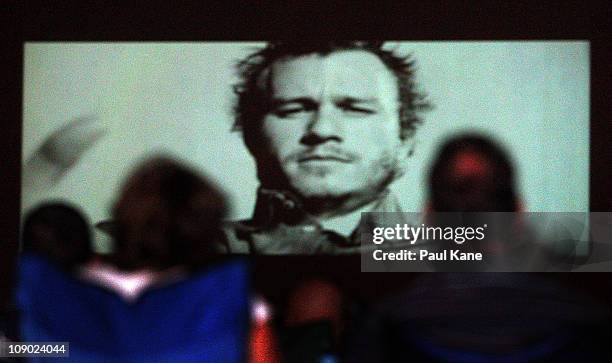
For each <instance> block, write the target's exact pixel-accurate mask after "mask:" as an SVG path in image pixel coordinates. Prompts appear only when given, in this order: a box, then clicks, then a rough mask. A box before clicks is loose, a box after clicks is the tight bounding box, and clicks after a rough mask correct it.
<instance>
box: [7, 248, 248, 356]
mask: <svg viewBox="0 0 612 363" xmlns="http://www.w3.org/2000/svg"><path fill="white" fill-rule="evenodd" d="M19 269H20V271H19V272H20V273H19V283H18V289H17V304H18V307H19V309H20V310H21V316H22V318H21V327H20V329H21V336H22V340H23V341H26V342H35V341H55V342H59V341H67V342H69V343H70V359H71V360H74V361H79V362H81V361H83V362H107V361H108V362H110V361H113V362H117V361H120V362H145V361H146V362H163V361H172V362H196V361H197V362H242V361H245V357H246V347H247V345H246V340H247V334H248V324H249V323H248V321H249V288H248V278H247V275H248V274H247V267H246V265H245V262H244V261H242V260H234V261H231V262H226V263H224V264H222V265H217V266H214V267H212V268H210V269H208V270H206V271H203V272H202V273H200V274H196V275H194V276H192V277H190V278H189V279H186V280H183V281H180V282H176V283H173V284H170V285H166V286H163V287H158V288H153V289H151V290H149V291H146V292H145V293H144V294H143V295H142V296H141V297H140V298H139V299H138V300H137V301H136V302H134V303H127V302H125V301H124V300H122V299H121V298H120V297H119V296H117V295H116V294H114V293H113V292H111V291H108V290H106V289H104V288H102V287H98V286H93V285H90V284H88V283H85V282H82V281H79V280H77V279H75V278H73V277H71V276H69V275H67V274H65V273H63V272H62V271H60V270H58V269H57V268H55V267H54V266H53V265H51V264H50V263H48V262H46V261H45V260H43V259H41V258H39V257H35V256H24V257H23V258H22V259H21V261H20V266H19ZM58 359H62V361H64V360H65V358H58ZM41 361H44V362H49V361H50V360H49V358H43V359H42V360H41Z"/></svg>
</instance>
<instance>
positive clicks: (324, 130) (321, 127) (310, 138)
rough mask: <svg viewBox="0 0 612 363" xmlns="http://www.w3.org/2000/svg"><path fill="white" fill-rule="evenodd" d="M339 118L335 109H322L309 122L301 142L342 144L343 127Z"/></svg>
mask: <svg viewBox="0 0 612 363" xmlns="http://www.w3.org/2000/svg"><path fill="white" fill-rule="evenodd" d="M339 117H340V116H339V115H338V114H337V113H336V112H334V110H333V108H330V107H325V106H324V107H320V108H319V109H318V110H317V111H316V112H314V113H313V115H312V118H311V119H310V120H309V122H308V125H307V128H306V132H305V134H304V137H303V138H302V140H301V141H302V143H304V144H316V143H323V142H327V141H337V142H342V125H341V120H340V118H339Z"/></svg>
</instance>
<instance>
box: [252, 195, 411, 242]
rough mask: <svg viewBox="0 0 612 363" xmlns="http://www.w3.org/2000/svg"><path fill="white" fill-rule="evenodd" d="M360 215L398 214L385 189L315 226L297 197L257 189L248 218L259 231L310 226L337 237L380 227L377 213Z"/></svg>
mask: <svg viewBox="0 0 612 363" xmlns="http://www.w3.org/2000/svg"><path fill="white" fill-rule="evenodd" d="M363 212H401V209H400V208H399V203H398V201H397V198H396V197H395V196H394V195H393V194H392V193H390V192H389V190H386V191H384V192H383V193H381V195H380V197H379V198H377V199H375V200H374V201H373V202H372V203H370V204H368V205H366V206H364V207H362V208H360V209H359V210H356V211H354V212H352V213H350V214H348V215H345V216H340V217H336V218H332V219H329V220H326V221H323V222H321V223H319V222H318V221H317V220H316V219H315V218H314V217H312V216H310V215H309V214H308V213H307V212H306V211H304V209H303V207H302V203H301V201H300V200H299V199H298V198H297V196H296V195H295V194H293V193H291V192H288V191H282V190H275V189H266V188H262V187H260V188H259V190H258V193H257V202H256V203H255V211H254V213H253V218H252V226H253V227H255V228H256V229H259V230H265V229H269V228H273V227H274V226H277V225H278V224H285V225H289V226H291V225H295V226H304V225H312V226H313V228H315V229H318V230H327V231H333V232H335V233H337V234H339V235H341V236H345V237H353V236H354V234H355V231H356V230H357V229H358V228H359V227H371V226H376V225H378V224H380V222H382V221H379V219H381V214H380V213H372V214H368V215H366V216H365V218H364V219H363V220H362V219H361V214H362V213H363Z"/></svg>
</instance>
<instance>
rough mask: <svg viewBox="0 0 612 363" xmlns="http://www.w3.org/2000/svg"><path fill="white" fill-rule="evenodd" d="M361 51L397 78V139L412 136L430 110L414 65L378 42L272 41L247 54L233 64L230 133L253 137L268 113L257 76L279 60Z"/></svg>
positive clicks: (262, 89) (408, 58)
mask: <svg viewBox="0 0 612 363" xmlns="http://www.w3.org/2000/svg"><path fill="white" fill-rule="evenodd" d="M345 50H363V51H366V52H370V53H372V54H374V55H376V56H377V57H378V58H379V59H380V61H381V62H383V64H384V65H385V66H386V67H387V68H388V69H389V70H390V71H391V72H392V73H393V75H394V76H395V78H396V79H397V85H398V91H399V98H400V99H399V102H400V108H399V119H400V127H401V132H400V137H401V138H402V139H408V138H410V137H412V136H413V135H414V133H415V131H416V128H417V126H418V125H420V124H421V123H422V122H423V120H422V118H421V116H420V113H421V112H422V111H425V110H428V109H429V108H431V105H430V103H429V102H428V101H427V99H426V98H427V97H426V95H425V94H424V93H421V92H419V91H418V90H417V85H416V82H415V62H414V60H413V59H412V57H411V56H405V57H403V56H400V55H397V54H396V53H395V52H394V51H393V50H386V49H383V42H382V41H325V42H315V41H306V42H288V41H274V42H270V43H268V45H267V46H266V47H264V48H262V49H259V50H257V51H256V52H254V53H252V54H250V55H249V56H247V57H246V58H244V59H243V60H241V61H240V62H239V63H238V64H237V70H238V75H239V77H240V81H239V83H237V84H236V85H235V86H234V93H235V94H236V96H237V100H236V103H235V106H234V114H235V122H234V130H241V131H242V132H243V136H244V138H245V140H247V139H248V138H249V137H250V135H252V134H256V132H255V131H256V130H257V128H258V127H259V124H260V121H261V119H262V117H263V116H264V115H265V113H266V112H267V111H268V107H269V106H268V101H269V100H268V97H269V94H268V89H266V88H267V87H262V82H261V79H260V78H261V77H262V75H264V74H265V73H266V72H267V70H269V68H270V66H271V65H272V64H273V63H275V62H277V61H279V60H282V59H286V58H293V57H299V56H303V55H308V54H319V55H322V56H325V55H329V54H331V53H333V52H337V51H345Z"/></svg>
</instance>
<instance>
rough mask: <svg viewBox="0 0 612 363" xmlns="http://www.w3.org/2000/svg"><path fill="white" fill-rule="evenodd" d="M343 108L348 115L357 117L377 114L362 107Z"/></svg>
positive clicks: (346, 106) (349, 106)
mask: <svg viewBox="0 0 612 363" xmlns="http://www.w3.org/2000/svg"><path fill="white" fill-rule="evenodd" d="M341 108H342V110H343V111H344V112H348V113H351V114H356V115H364V116H365V115H371V114H373V113H376V111H375V110H373V109H371V108H367V107H361V106H353V105H344V106H341Z"/></svg>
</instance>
